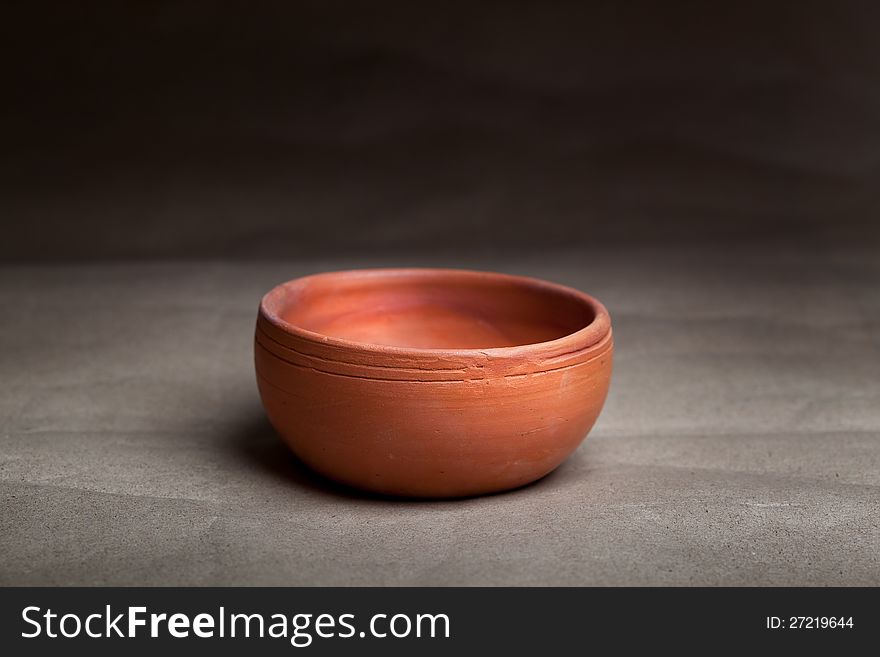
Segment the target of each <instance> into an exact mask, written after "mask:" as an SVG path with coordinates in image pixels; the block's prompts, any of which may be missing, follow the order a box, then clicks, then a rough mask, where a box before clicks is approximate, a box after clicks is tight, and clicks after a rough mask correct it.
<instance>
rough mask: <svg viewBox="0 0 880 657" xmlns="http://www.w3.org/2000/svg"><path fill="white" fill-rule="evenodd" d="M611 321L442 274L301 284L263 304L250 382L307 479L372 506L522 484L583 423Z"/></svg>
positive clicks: (526, 284) (571, 444)
mask: <svg viewBox="0 0 880 657" xmlns="http://www.w3.org/2000/svg"><path fill="white" fill-rule="evenodd" d="M612 349H613V345H612V338H611V321H610V318H609V316H608V312H607V311H606V310H605V308H604V307H603V306H602V304H601V303H599V302H598V301H596V300H595V299H593V298H592V297H590V296H588V295H586V294H584V293H582V292H579V291H577V290H573V289H571V288H567V287H564V286H562V285H556V284H554V283H547V282H544V281H540V280H535V279H531V278H523V277H519V276H508V275H504V274H494V273H484V272H475V271H459V270H445V269H376V270H360V271H343V272H334V273H327V274H317V275H314V276H307V277H305V278H300V279H297V280H293V281H290V282H288V283H284V284H282V285H279V286H278V287H276V288H275V289H273V290H272V291H271V292H269V293H268V294H267V295H266V296H265V297H263V300H262V303H261V305H260V312H259V316H258V319H257V329H256V341H255V360H256V370H257V383H258V386H259V389H260V395H261V397H262V400H263V405H264V407H265V409H266V413H267V414H268V416H269V420H270V421H271V422H272V424H273V426H274V427H275V428H276V430H277V431H278V433H279V434H281V436H282V438H283V439H284V440H285V442H286V443H287V444H288V445H289V446H290V447H291V449H292V450H293V451H294V453H296V455H297V456H298V457H299V458H300V459H301V460H302V461H303V462H304V463H306V464H307V465H308V466H310V467H311V468H313V469H314V470H316V471H318V472H320V473H322V474H323V475H325V476H327V477H329V478H331V479H334V480H336V481H339V482H342V483H344V484H348V485H350V486H355V487H358V488H363V489H368V490H371V491H376V492H380V493H386V494H392V495H403V496H419V497H456V496H466V495H476V494H481V493H490V492H494V491H500V490H504V489H508V488H514V487H517V486H522V485H524V484H527V483H529V482H531V481H534V480H536V479H539V478H540V477H543V476H544V475H546V474H547V473H549V472H551V471H552V470H553V469H554V468H556V467H557V466H558V465H559V464H560V463H562V462H563V461H564V460H565V459H566V457H568V455H569V454H571V453H572V452H573V451H574V450H575V448H577V446H578V445H579V444H580V443H581V441H582V440H583V439H584V437H585V436H586V434H587V432H588V431H589V430H590V428H591V427H592V426H593V423H594V422H595V421H596V418H597V417H598V415H599V411H600V410H601V409H602V404H603V403H604V401H605V396H606V393H607V391H608V384H609V380H610V377H611V357H612Z"/></svg>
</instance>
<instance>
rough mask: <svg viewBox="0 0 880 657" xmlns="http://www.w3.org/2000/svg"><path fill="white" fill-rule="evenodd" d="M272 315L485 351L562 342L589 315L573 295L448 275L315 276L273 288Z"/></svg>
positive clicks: (359, 334) (329, 328) (315, 327)
mask: <svg viewBox="0 0 880 657" xmlns="http://www.w3.org/2000/svg"><path fill="white" fill-rule="evenodd" d="M280 289H281V290H283V293H281V294H279V295H277V296H276V297H274V298H273V299H271V302H270V305H271V307H272V311H273V312H274V313H275V314H277V315H278V316H279V317H280V318H281V319H283V320H284V321H286V322H287V323H289V324H293V325H294V326H298V327H300V328H302V329H305V330H307V331H311V332H313V333H318V334H321V335H326V336H330V337H334V338H341V339H345V340H351V341H353V342H360V343H367V344H377V345H390V346H395V347H409V348H417V349H490V348H496V347H513V346H520V345H528V344H536V343H539V342H547V341H550V340H556V339H558V338H562V337H564V336H566V335H569V334H571V333H575V332H576V331H579V330H580V329H582V328H584V327H586V326H588V325H589V324H590V323H591V322H592V321H593V319H594V318H595V310H594V308H593V307H592V305H591V304H590V303H588V302H587V301H586V300H585V298H584V297H583V296H581V295H579V294H578V293H576V292H574V291H573V290H569V289H567V288H564V287H561V286H556V285H552V284H547V283H542V282H540V281H535V280H532V279H527V278H520V277H513V276H504V275H499V274H484V273H480V272H463V271H454V270H396V271H395V270H391V271H389V270H385V271H383V270H375V271H369V270H366V271H358V272H338V273H333V274H321V275H317V276H309V277H306V278H303V279H299V280H297V281H294V282H292V283H289V284H287V285H286V286H283V287H282V288H280Z"/></svg>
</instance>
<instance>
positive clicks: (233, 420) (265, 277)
mask: <svg viewBox="0 0 880 657" xmlns="http://www.w3.org/2000/svg"><path fill="white" fill-rule="evenodd" d="M362 264H373V265H375V264H388V263H387V262H386V261H381V260H375V259H371V260H369V261H368V262H364V261H360V260H333V261H329V260H316V261H302V262H291V263H286V264H279V263H276V264H267V263H264V264H240V265H230V264H219V263H201V264H198V263H197V264H193V263H180V264H124V263H123V264H115V265H89V266H86V265H80V266H15V267H12V266H10V267H5V268H3V269H2V270H0V305H2V307H3V308H7V309H11V310H12V312H5V313H3V315H2V321H0V354H2V357H0V380H2V381H3V394H2V395H0V425H2V427H3V430H2V433H0V504H2V512H0V554H2V555H3V559H2V560H0V583H2V584H166V585H167V584H243V585H247V584H529V585H531V584H534V585H551V584H754V585H761V584H793V585H801V584H818V585H826V584H853V585H857V584H874V585H877V584H880V528H878V524H877V518H878V517H880V367H878V365H880V343H878V335H880V331H878V328H880V296H878V294H877V289H878V286H880V258H877V253H876V251H871V250H864V249H863V250H858V249H855V248H850V249H848V250H846V251H835V252H828V251H827V250H823V251H821V252H819V251H815V252H804V251H803V249H798V250H778V249H759V248H750V249H732V248H728V249H714V250H713V249H709V248H706V249H702V250H696V249H690V248H687V249H673V250H668V249H664V250H658V249H655V248H625V249H606V248H603V249H597V250H595V251H588V252H585V253H584V252H576V253H565V252H561V253H557V254H555V255H554V256H553V257H552V258H545V257H541V258H535V259H532V260H527V259H517V260H516V261H509V260H503V259H502V260H498V259H495V260H493V259H486V258H481V259H480V260H479V261H472V260H466V259H464V260H459V261H454V262H452V263H449V262H448V261H446V260H444V261H443V263H442V264H457V265H462V266H484V267H487V268H492V269H499V270H503V271H510V272H514V273H524V274H532V275H538V276H542V277H546V278H549V279H553V280H557V281H560V282H563V283H567V284H570V285H575V286H577V287H580V288H583V289H585V290H588V291H590V292H592V293H594V294H596V295H597V296H598V297H599V298H601V299H602V300H603V301H605V302H606V304H607V305H608V307H609V309H610V311H611V313H612V317H613V320H614V331H615V339H616V342H617V354H616V362H615V372H614V378H613V382H612V389H611V394H610V397H609V400H608V403H607V405H606V408H605V411H604V413H603V414H602V416H601V417H600V419H599V422H598V424H597V426H596V427H595V429H594V431H593V433H592V434H591V435H590V437H589V438H588V439H587V441H586V442H585V443H584V445H583V446H582V447H581V449H580V450H579V451H578V452H576V453H575V455H574V456H573V457H572V458H571V459H570V460H569V461H568V462H567V463H566V464H564V465H563V466H562V467H561V468H560V469H559V470H558V471H557V472H556V473H554V474H552V475H551V476H549V477H547V478H546V479H544V480H542V481H540V482H538V483H536V484H535V485H532V486H529V487H526V488H523V489H521V490H517V491H514V492H511V493H507V494H501V495H496V496H491V497H483V498H476V499H469V500H462V501H449V502H445V501H444V502H407V501H393V500H386V499H380V498H375V497H370V496H367V495H360V494H358V493H356V492H353V491H348V490H344V489H341V488H338V487H336V486H333V485H331V484H328V483H326V482H324V481H322V480H320V479H318V478H316V477H314V476H312V475H310V474H309V473H308V472H307V471H306V470H305V469H304V468H303V467H302V466H300V465H299V464H298V463H297V462H296V461H295V460H294V459H293V458H292V457H291V456H290V455H289V453H288V452H287V450H286V449H285V448H284V447H283V446H282V444H281V442H280V440H279V439H278V438H277V437H275V436H274V434H273V432H272V430H271V428H269V427H268V426H267V423H266V421H265V420H264V419H263V414H262V410H261V407H260V403H259V400H258V397H257V394H256V386H255V382H254V375H253V367H252V334H253V321H254V319H255V311H256V303H257V300H258V299H259V296H260V295H261V293H262V292H263V291H265V290H266V289H268V288H269V287H271V286H272V285H273V284H275V283H277V282H279V281H281V280H284V279H286V278H291V277H294V276H297V275H300V274H303V273H307V272H311V271H318V270H324V269H337V268H340V267H346V266H355V265H362ZM422 264H441V263H438V262H437V261H435V260H424V261H422Z"/></svg>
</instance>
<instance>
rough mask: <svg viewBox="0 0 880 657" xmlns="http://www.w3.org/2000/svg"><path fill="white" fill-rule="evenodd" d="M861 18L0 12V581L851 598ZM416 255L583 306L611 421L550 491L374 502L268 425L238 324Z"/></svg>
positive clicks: (472, 5)
mask: <svg viewBox="0 0 880 657" xmlns="http://www.w3.org/2000/svg"><path fill="white" fill-rule="evenodd" d="M878 25H880V4H878V3H876V2H867V1H866V2H861V3H859V2H851V1H843V2H831V1H827V2H795V1H789V2H786V1H778V2H776V1H762V2H758V1H753V0H746V1H741V2H724V3H722V2H685V1H678V0H677V1H668V2H648V1H647V0H634V1H631V2H627V1H619V2H570V3H562V2H531V3H526V2H475V1H471V2H455V1H449V2H415V1H413V2H403V1H393V2H388V1H386V0H370V1H369V2H357V1H350V2H336V1H333V0H321V1H316V2H300V1H297V2H292V1H291V2H193V1H183V0H182V1H175V2H171V1H146V0H144V1H138V2H135V1H128V2H106V3H93V2H56V3H45V2H38V1H37V2H27V1H22V2H5V3H3V4H2V6H0V51H2V52H0V55H2V56H0V99H2V102H0V584H7V585H8V584H25V585H36V584H42V585H56V584H80V585H94V584H117V585H119V584H124V585H155V584H160V585H169V584H173V585H193V584H196V585H230V584H238V585H259V584H262V585H277V584H287V585H315V584H317V585H328V584H335V585H351V584H368V585H388V584H396V585H409V584H417V585H448V584H453V585H456V584H457V585H466V584H488V585H495V584H506V585H566V584H603V585H604V584H612V585H620V584H642V585H644V584H647V585H667V584H674V585H691V584H704V585H705V584H710V585H717V584H733V585H741V584H748V585H763V584H775V585H864V584H871V585H878V584H880V525H878V518H880V339H878V338H880V293H878V290H880V222H878V220H877V213H878V209H880V208H878V202H880V39H878ZM420 264H427V265H435V266H466V267H472V268H478V269H495V270H501V271H507V272H510V273H518V274H528V275H534V276H539V277H543V278H547V279H552V280H556V281H559V282H562V283H565V284H569V285H572V286H575V287H578V288H581V289H584V290H586V291H588V292H590V293H592V294H595V295H596V296H597V297H598V298H600V299H601V300H602V301H604V302H605V303H606V305H607V306H608V308H609V309H610V311H611V314H612V317H613V321H614V334H615V341H616V347H617V351H616V353H615V371H614V380H613V383H612V389H611V393H610V396H609V399H608V402H607V404H606V407H605V410H604V411H603V414H602V416H601V417H600V419H599V422H598V423H597V425H596V427H595V428H594V429H593V431H592V432H591V434H590V437H589V439H588V440H587V441H585V443H584V445H583V446H582V447H581V448H580V449H579V450H578V451H577V452H576V453H575V454H574V455H573V456H572V457H571V458H570V459H569V460H568V461H567V462H566V463H565V464H564V465H563V466H562V467H561V468H559V469H558V470H557V471H556V472H555V473H553V474H552V475H550V476H548V477H546V478H545V479H543V480H541V481H540V482H537V483H536V484H534V485H532V486H529V487H526V488H523V489H520V490H517V491H512V492H509V493H506V494H503V495H497V496H491V497H483V498H476V499H470V500H460V501H444V502H425V501H401V500H388V499H384V498H376V497H373V496H368V495H364V494H361V493H358V492H356V491H350V490H346V489H342V488H340V487H339V486H335V485H333V484H330V483H328V482H327V481H324V480H323V479H320V478H319V477H316V476H315V475H313V474H311V473H310V472H308V471H307V470H306V469H304V468H303V466H302V465H301V464H299V463H298V462H297V461H296V460H295V459H294V458H293V457H292V456H291V455H290V454H289V452H288V450H286V449H285V448H284V447H283V446H282V445H281V444H280V441H279V440H278V439H277V437H276V436H275V435H274V433H273V431H272V430H271V428H270V427H269V426H268V425H267V422H266V420H265V418H264V415H263V413H262V409H261V408H260V402H259V399H258V397H257V394H256V389H255V385H254V375H253V363H252V338H253V322H254V318H255V311H256V306H257V302H258V299H259V298H260V296H261V295H262V294H263V293H264V292H265V291H266V290H268V289H269V288H271V287H272V286H273V285H275V284H277V283H279V282H280V281H283V280H286V279H290V278H294V277H296V276H299V275H302V274H306V273H311V272H315V271H321V270H327V269H339V268H346V267H353V266H376V265H389V266H394V265H420ZM487 410H491V409H487ZM780 611H781V610H780ZM818 611H819V610H811V613H813V612H816V613H818ZM826 611H828V610H824V611H823V613H825V612H826ZM834 612H835V613H837V612H840V613H844V610H834Z"/></svg>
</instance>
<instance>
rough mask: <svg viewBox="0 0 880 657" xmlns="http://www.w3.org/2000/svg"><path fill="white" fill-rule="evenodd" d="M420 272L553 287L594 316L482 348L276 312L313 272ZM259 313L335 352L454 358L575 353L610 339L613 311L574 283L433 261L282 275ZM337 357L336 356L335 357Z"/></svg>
mask: <svg viewBox="0 0 880 657" xmlns="http://www.w3.org/2000/svg"><path fill="white" fill-rule="evenodd" d="M398 276H399V277H408V278H412V277H418V278H433V279H436V278H438V277H443V278H453V279H459V280H460V279H481V280H484V281H500V282H506V283H510V284H515V285H520V286H525V287H529V288H532V289H534V290H538V291H544V292H551V291H552V292H554V293H556V294H562V295H563V296H567V297H569V298H571V299H574V300H576V301H577V302H579V303H582V304H584V305H586V306H588V307H589V308H590V310H591V311H592V313H593V319H592V321H591V322H590V323H589V324H587V325H585V326H583V327H581V328H580V329H578V330H577V331H574V332H572V333H568V334H566V335H563V336H561V337H559V338H555V339H553V340H547V341H544V342H534V343H529V344H523V345H513V346H506V347H486V348H480V349H474V348H466V349H463V348H456V349H448V348H424V347H403V346H398V345H384V344H375V343H370V342H359V341H355V340H348V339H345V338H338V337H333V336H329V335H324V334H322V333H318V332H315V331H310V330H308V329H305V328H302V327H301V326H298V325H296V324H292V323H290V322H288V321H286V320H285V319H283V318H282V317H281V315H280V313H281V312H282V308H283V306H282V301H283V299H284V298H285V297H286V295H287V294H288V292H289V291H290V290H291V289H292V288H295V287H302V286H304V285H307V284H308V283H309V282H310V281H314V280H315V279H317V278H344V277H358V278H363V277H375V278H388V277H398ZM259 314H260V316H261V318H263V319H265V320H266V321H267V322H269V324H270V325H272V326H274V327H275V328H276V329H277V330H278V331H280V332H281V333H282V334H286V335H288V336H291V337H293V338H297V339H298V340H301V341H304V342H305V343H308V344H312V345H314V346H316V347H329V348H332V349H333V351H334V352H337V353H344V352H351V353H353V354H358V355H361V356H363V355H365V354H374V355H376V356H377V357H383V356H384V357H389V358H394V359H397V358H403V359H406V358H416V359H422V358H438V359H442V358H452V359H456V360H467V359H471V358H482V359H485V358H491V359H496V358H497V359H505V360H507V359H513V358H515V359H522V358H526V359H531V358H537V359H543V358H554V357H560V356H565V355H573V354H575V353H583V352H585V351H590V350H591V348H592V347H599V346H601V345H602V344H604V343H606V342H608V341H609V339H610V336H611V317H610V315H609V313H608V310H607V309H606V308H605V306H604V305H603V304H602V303H601V302H600V301H599V300H598V299H596V298H595V297H593V296H591V295H589V294H587V293H585V292H581V291H580V290H577V289H575V288H573V287H569V286H567V285H562V284H560V283H554V282H551V281H547V280H543V279H540V278H533V277H531V276H521V275H515V274H504V273H500V272H494V271H481V270H475V269H456V268H436V267H376V268H362V269H343V270H338V271H328V272H320V273H315V274H309V275H306V276H300V277H298V278H294V279H291V280H289V281H285V282H283V283H280V284H278V285H276V286H275V287H273V288H272V289H271V290H269V291H268V292H267V293H266V294H265V295H264V296H263V298H262V299H261V301H260V309H259ZM334 360H335V359H334Z"/></svg>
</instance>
